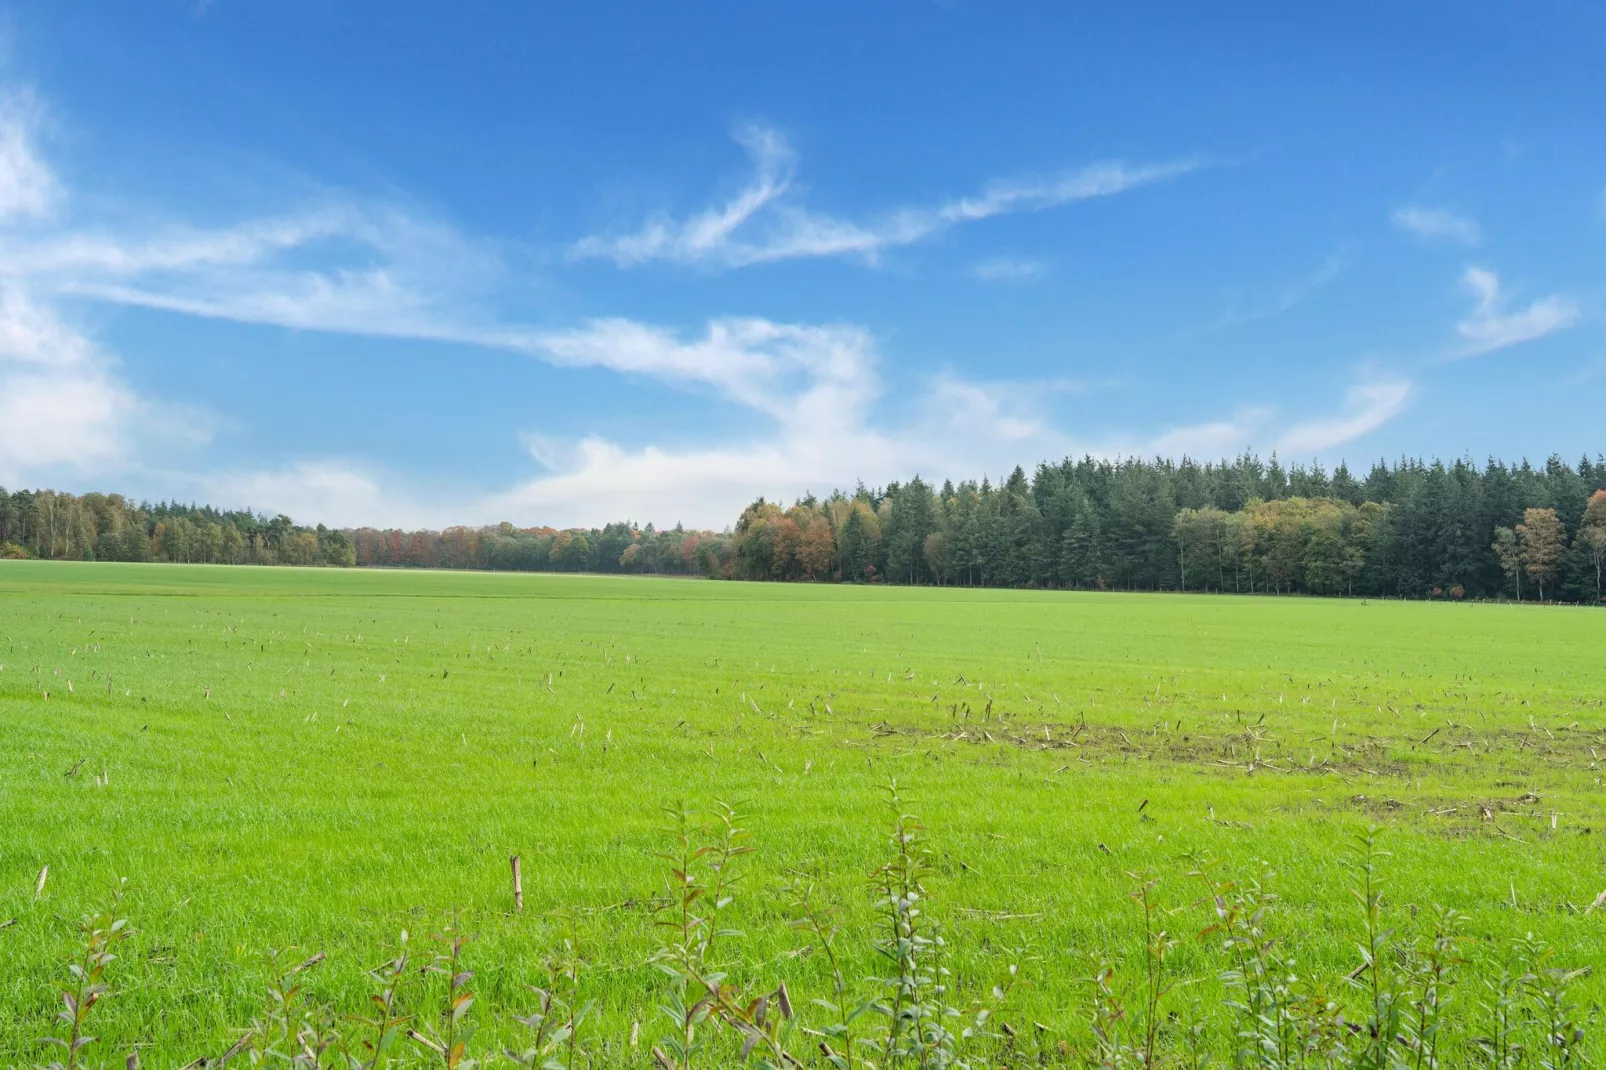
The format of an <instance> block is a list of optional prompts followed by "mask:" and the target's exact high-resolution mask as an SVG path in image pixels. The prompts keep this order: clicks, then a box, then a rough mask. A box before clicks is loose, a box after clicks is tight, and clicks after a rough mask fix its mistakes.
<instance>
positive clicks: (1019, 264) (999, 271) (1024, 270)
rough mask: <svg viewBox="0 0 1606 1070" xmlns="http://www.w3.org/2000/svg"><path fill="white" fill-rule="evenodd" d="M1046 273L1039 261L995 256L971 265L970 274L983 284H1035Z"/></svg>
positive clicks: (1045, 268) (1043, 265)
mask: <svg viewBox="0 0 1606 1070" xmlns="http://www.w3.org/2000/svg"><path fill="white" fill-rule="evenodd" d="M1047 271H1048V267H1047V265H1045V264H1044V263H1043V262H1042V261H1041V260H1027V259H1022V258H1020V257H1013V256H995V257H993V258H992V259H990V260H983V261H981V262H980V263H978V264H975V265H973V266H972V267H971V269H970V274H971V276H972V277H973V278H977V279H980V280H981V281H983V282H1035V281H1036V280H1038V279H1040V278H1042V277H1043V275H1044V274H1045V273H1046V272H1047Z"/></svg>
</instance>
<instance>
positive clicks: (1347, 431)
mask: <svg viewBox="0 0 1606 1070" xmlns="http://www.w3.org/2000/svg"><path fill="white" fill-rule="evenodd" d="M1410 397H1411V384H1410V382H1409V381H1408V380H1405V379H1378V380H1373V381H1370V382H1364V383H1361V384H1359V385H1357V386H1354V387H1351V388H1350V391H1349V396H1348V398H1347V404H1346V406H1345V409H1346V411H1345V412H1344V413H1342V414H1340V415H1337V416H1330V417H1324V418H1322V419H1318V420H1310V421H1307V422H1305V423H1300V424H1295V425H1294V426H1292V427H1290V428H1288V429H1287V430H1285V431H1284V432H1283V434H1282V437H1281V438H1280V439H1278V440H1277V450H1278V452H1280V453H1282V454H1284V455H1285V456H1286V455H1288V454H1304V453H1319V452H1320V451H1322V450H1329V449H1332V448H1333V447H1335V446H1342V445H1344V444H1345V443H1348V442H1353V441H1354V440H1355V439H1358V438H1360V437H1361V436H1363V435H1367V434H1370V433H1371V432H1373V431H1376V430H1377V429H1378V428H1380V427H1382V426H1383V425H1384V424H1386V423H1388V422H1389V421H1390V420H1392V419H1394V417H1396V416H1398V415H1399V414H1400V413H1402V412H1404V411H1405V406H1406V404H1407V402H1408V401H1409V400H1410Z"/></svg>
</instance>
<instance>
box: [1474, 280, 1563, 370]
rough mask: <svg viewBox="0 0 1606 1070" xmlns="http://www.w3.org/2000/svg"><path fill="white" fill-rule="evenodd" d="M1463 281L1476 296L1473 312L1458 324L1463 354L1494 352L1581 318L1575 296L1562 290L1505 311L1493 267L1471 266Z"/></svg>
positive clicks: (1560, 327)
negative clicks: (1516, 308)
mask: <svg viewBox="0 0 1606 1070" xmlns="http://www.w3.org/2000/svg"><path fill="white" fill-rule="evenodd" d="M1461 281H1462V283H1463V284H1464V285H1465V286H1466V287H1467V288H1468V289H1470V290H1471V291H1472V292H1473V293H1474V294H1475V295H1476V296H1477V305H1476V307H1475V308H1474V309H1473V311H1472V315H1470V316H1468V317H1467V318H1466V319H1464V320H1462V321H1461V322H1460V323H1458V324H1456V329H1457V330H1458V331H1460V332H1461V337H1462V338H1465V339H1466V341H1467V345H1466V348H1465V349H1463V350H1462V351H1461V352H1460V353H1458V354H1456V355H1457V356H1461V357H1471V356H1476V355H1478V354H1480V353H1491V352H1493V351H1494V350H1497V349H1504V348H1505V347H1507V346H1513V345H1517V344H1519V343H1522V342H1531V341H1533V340H1534V339H1536V338H1543V337H1544V336H1545V335H1547V334H1552V333H1554V332H1556V331H1560V330H1565V329H1566V328H1568V327H1571V326H1572V325H1573V324H1574V323H1576V322H1577V321H1578V317H1579V308H1578V304H1577V302H1575V301H1573V300H1572V298H1570V297H1566V296H1563V295H1561V294H1552V295H1551V296H1549V297H1542V298H1540V299H1538V300H1537V301H1534V302H1533V303H1532V304H1530V305H1528V306H1527V307H1526V308H1522V309H1518V310H1517V311H1515V312H1510V311H1505V309H1504V302H1503V301H1501V299H1500V277H1499V276H1498V275H1496V274H1495V273H1494V272H1492V271H1487V270H1485V269H1483V268H1479V267H1469V268H1467V270H1466V272H1465V273H1464V274H1463V275H1462V276H1461Z"/></svg>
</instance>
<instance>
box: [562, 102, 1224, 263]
mask: <svg viewBox="0 0 1606 1070" xmlns="http://www.w3.org/2000/svg"><path fill="white" fill-rule="evenodd" d="M736 140H737V141H738V143H740V144H741V145H742V146H743V148H744V149H746V150H747V154H748V157H749V159H750V160H751V161H752V163H753V176H752V178H751V180H750V181H749V182H748V184H747V185H746V186H744V187H743V188H742V189H741V190H739V191H738V192H737V194H736V195H735V196H734V197H732V198H731V199H730V200H728V201H727V202H726V203H724V204H723V205H720V206H718V207H714V208H709V209H705V210H703V211H701V212H697V213H694V214H693V215H691V216H688V217H687V218H685V219H684V220H676V219H674V218H673V217H671V216H670V215H668V214H667V213H659V214H657V215H654V216H652V217H650V218H649V219H648V220H647V221H646V222H645V223H644V224H643V225H642V226H641V227H640V229H638V230H636V231H633V232H630V233H626V234H620V235H611V236H605V235H592V236H589V237H586V238H582V239H581V240H580V241H578V242H576V243H575V244H574V246H573V247H572V248H571V250H570V253H571V255H572V256H574V257H575V258H577V259H606V260H612V261H613V262H614V263H616V264H618V265H619V266H620V267H630V266H634V265H637V264H643V263H646V262H648V261H654V260H665V261H671V262H674V263H681V264H694V265H702V266H707V267H714V268H736V267H745V266H748V265H752V264H762V263H768V262H771V261H777V260H792V259H800V258H806V257H831V256H857V257H860V258H862V259H864V260H866V261H868V262H871V263H874V262H875V261H876V259H877V258H878V257H879V255H880V254H881V253H882V252H883V251H884V250H886V249H889V248H894V247H897V246H903V245H910V244H913V243H915V242H918V241H920V240H922V239H924V238H928V237H930V236H932V235H934V234H937V233H939V232H940V231H943V230H947V229H948V228H950V227H952V226H955V225H957V224H960V223H966V222H973V221H975V220H980V219H987V218H989V217H991V216H998V215H1008V214H1012V213H1017V212H1035V211H1042V210H1043V209H1047V208H1054V207H1057V206H1059V205H1063V204H1069V203H1071V202H1073V201H1082V200H1088V199H1090V198H1094V197H1107V196H1111V195H1113V194H1116V193H1121V192H1124V191H1126V190H1129V189H1132V188H1134V187H1136V186H1142V185H1148V184H1150V183H1153V182H1160V181H1163V180H1165V179H1168V178H1174V177H1176V176H1178V175H1181V174H1185V173H1187V172H1189V171H1192V170H1195V169H1197V168H1198V167H1199V166H1200V165H1199V163H1198V161H1194V160H1181V161H1175V162H1171V163H1165V164H1155V165H1146V166H1138V167H1132V166H1128V165H1127V164H1124V163H1120V162H1118V161H1106V162H1101V163H1095V164H1092V165H1090V166H1087V167H1083V168H1080V169H1078V170H1073V171H1067V172H1064V173H1062V174H1060V175H1057V176H1053V177H1050V178H1046V179H1039V180H1026V181H1007V182H995V183H993V184H991V185H989V186H987V187H986V188H985V189H984V190H983V191H982V192H981V193H979V194H976V195H974V196H971V197H964V198H960V199H958V200H951V201H947V202H944V203H942V204H939V205H936V206H934V207H905V208H900V209H897V210H894V211H892V212H889V213H886V214H884V215H882V216H880V217H878V218H876V219H873V220H870V221H867V222H862V223H861V222H851V221H848V220H843V219H837V218H835V217H833V216H829V215H824V214H820V213H816V212H811V211H809V210H808V209H806V208H803V207H802V206H800V205H798V204H795V203H791V201H789V200H788V195H789V194H790V193H791V192H792V190H793V185H792V178H793V173H794V172H795V170H796V164H797V157H796V154H795V153H794V152H793V151H792V149H791V147H790V146H789V145H788V144H787V142H786V139H785V138H784V137H783V136H782V135H781V134H780V133H779V132H778V131H776V130H774V129H771V128H769V127H763V126H746V127H742V128H740V129H739V130H738V131H737V133H736Z"/></svg>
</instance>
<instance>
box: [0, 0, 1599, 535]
mask: <svg viewBox="0 0 1606 1070" xmlns="http://www.w3.org/2000/svg"><path fill="white" fill-rule="evenodd" d="M1199 11H1200V8H1199V5H1182V4H1177V5H1170V6H1167V5H1145V4H1123V5H1094V6H1085V5H1084V6H1072V5H1062V4H1042V5H1030V4H979V3H970V2H954V3H944V4H937V3H922V2H916V0H907V2H893V3H887V4H877V5H830V4H825V5H820V4H816V5H772V4H734V3H729V4H640V5H606V4H587V5H533V4H512V3H509V4H500V5H493V4H484V5H469V6H468V7H467V8H466V9H450V8H448V7H443V6H441V5H438V4H406V3H396V2H391V3H386V4H378V3H373V4H366V3H330V2H324V0H320V2H307V3H296V2H285V3H278V4H271V5H265V4H245V3H240V2H238V0H215V2H212V3H205V4H195V3H188V4H179V3H170V4H162V3H156V4H144V5H129V4H111V3H104V4H89V3H85V4H50V5H28V6H25V7H15V8H12V9H9V10H6V11H4V13H3V15H0V484H5V485H7V486H11V487H18V486H23V485H28V486H54V487H59V488H62V489H69V490H88V489H117V490H122V491H124V492H127V493H131V494H134V495H137V496H149V497H177V498H182V499H195V500H205V501H210V502H213V503H215V504H220V505H229V506H251V507H254V508H258V509H264V510H271V511H278V510H285V511H289V512H290V513H291V514H292V515H294V516H295V517H297V518H298V519H301V520H305V521H309V522H311V521H320V520H321V521H325V522H329V523H339V524H356V523H378V524H390V523H397V524H407V525H415V524H428V525H441V524H446V523H452V522H469V523H485V522H494V521H498V520H502V519H507V520H512V521H514V522H515V523H518V524H521V525H522V524H536V523H551V524H559V525H567V524H590V523H599V522H602V521H605V520H608V519H618V518H631V519H634V520H636V521H638V522H646V521H653V522H656V523H659V524H673V523H675V522H676V521H684V522H686V523H688V524H694V525H700V526H701V525H707V526H716V527H722V526H724V525H725V524H726V523H728V522H729V521H730V520H731V519H733V518H734V516H735V514H736V512H737V511H738V510H739V509H740V507H741V506H742V505H743V504H744V503H746V502H747V501H750V500H751V499H752V498H753V497H755V496H757V495H759V494H763V495H766V496H768V497H771V498H791V497H793V496H795V495H798V494H801V493H802V492H804V491H805V490H813V491H815V492H821V493H823V492H825V491H828V490H830V489H831V488H832V487H837V486H841V487H851V486H852V484H853V483H854V482H855V481H856V480H859V479H862V480H864V481H865V482H866V483H870V484H880V483H883V482H885V481H887V480H889V479H895V478H904V477H906V476H908V475H909V474H911V473H914V472H919V473H921V474H923V475H925V476H927V477H928V478H933V479H941V478H944V477H954V478H956V479H957V478H963V477H979V476H981V475H987V474H990V475H993V476H995V477H996V476H997V475H999V474H1001V473H1005V472H1007V471H1008V469H1009V468H1010V467H1012V466H1013V465H1014V464H1015V463H1017V462H1019V463H1025V464H1027V465H1028V466H1029V465H1030V464H1031V463H1033V462H1035V461H1037V460H1039V459H1044V458H1057V457H1060V456H1063V455H1067V454H1071V455H1080V454H1082V453H1084V452H1085V453H1093V454H1095V455H1104V456H1118V455H1126V454H1141V455H1146V456H1152V455H1156V454H1164V455H1169V456H1181V455H1182V454H1189V455H1192V456H1194V457H1199V458H1216V457H1220V456H1223V455H1232V454H1236V453H1238V452H1239V451H1241V450H1243V449H1245V448H1252V449H1255V450H1257V451H1259V452H1261V453H1262V454H1269V453H1270V452H1271V451H1273V450H1276V451H1277V452H1278V454H1279V456H1280V457H1282V458H1283V459H1284V460H1285V461H1286V462H1294V461H1302V462H1309V461H1311V460H1314V459H1320V460H1321V461H1322V462H1323V463H1325V464H1327V465H1328V466H1331V465H1332V464H1334V463H1335V462H1337V461H1338V460H1339V459H1341V458H1342V459H1347V460H1348V461H1349V462H1350V464H1351V465H1352V466H1361V467H1365V466H1368V465H1369V464H1370V463H1371V462H1372V461H1373V460H1374V459H1376V458H1378V457H1395V456H1399V455H1401V454H1413V455H1415V454H1436V455H1440V456H1457V455H1461V454H1463V453H1465V454H1470V455H1471V456H1473V457H1474V458H1476V459H1479V460H1481V459H1482V458H1484V457H1486V456H1488V455H1490V454H1494V455H1500V456H1504V457H1518V456H1528V457H1531V458H1534V459H1536V460H1537V459H1542V458H1543V457H1544V456H1546V455H1548V454H1550V453H1552V452H1560V453H1562V454H1563V455H1565V456H1567V457H1569V458H1576V457H1577V456H1578V455H1579V454H1580V453H1583V452H1585V451H1589V452H1591V453H1593V452H1595V451H1598V450H1600V449H1602V448H1606V446H1603V443H1606V420H1603V419H1602V417H1601V415H1600V413H1601V405H1600V399H1601V398H1602V396H1603V394H1606V330H1603V328H1602V319H1603V315H1602V314H1603V312H1606V112H1603V111H1602V108H1601V102H1602V101H1603V100H1606V64H1603V63H1601V62H1600V56H1601V55H1602V50H1603V47H1606V8H1603V7H1601V6H1599V5H1586V4H1582V3H1573V4H1565V3H1546V4H1516V3H1510V4H1479V3H1457V4H1430V3H1422V4H1412V5H1401V4H1390V3H1379V4H1373V5H1368V4H1351V5H1341V6H1340V7H1338V8H1334V9H1331V10H1327V9H1322V10H1318V9H1316V8H1314V7H1313V6H1311V5H1292V6H1289V5H1265V4H1259V5H1239V4H1224V5H1212V8H1211V13H1210V17H1208V18H1206V17H1204V16H1203V15H1201V14H1200V13H1199Z"/></svg>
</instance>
